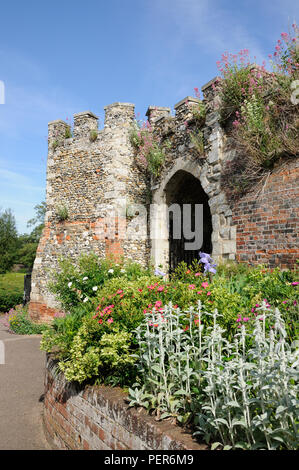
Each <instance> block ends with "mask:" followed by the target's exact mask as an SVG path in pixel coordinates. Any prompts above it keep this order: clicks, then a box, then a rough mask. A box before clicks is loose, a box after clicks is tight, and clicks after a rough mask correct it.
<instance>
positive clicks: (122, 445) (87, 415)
mask: <svg viewBox="0 0 299 470" xmlns="http://www.w3.org/2000/svg"><path fill="white" fill-rule="evenodd" d="M55 367H56V363H55V361H54V360H53V359H51V357H50V356H48V357H47V364H46V375H45V398H44V427H45V430H46V433H47V436H48V438H49V440H50V441H51V443H52V446H53V447H54V448H57V449H64V450H67V449H71V450H130V449H131V450H205V449H207V446H206V445H204V444H199V443H198V442H197V441H196V440H195V439H193V438H192V435H191V433H189V432H186V431H184V430H183V429H181V428H180V427H178V426H176V425H174V424H171V423H170V422H169V421H167V420H166V421H163V422H158V421H156V420H155V419H154V418H153V417H151V416H149V415H148V414H147V413H146V412H145V410H143V409H138V410H137V409H134V408H129V407H128V403H127V401H126V394H125V393H124V392H123V391H122V390H121V389H118V388H110V387H104V386H99V387H91V386H87V387H85V388H84V389H80V388H79V387H78V386H76V385H75V384H73V383H72V384H70V383H68V382H66V380H65V379H64V376H63V375H62V374H61V373H57V372H56V373H55Z"/></svg>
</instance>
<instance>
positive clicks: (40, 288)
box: [29, 82, 299, 320]
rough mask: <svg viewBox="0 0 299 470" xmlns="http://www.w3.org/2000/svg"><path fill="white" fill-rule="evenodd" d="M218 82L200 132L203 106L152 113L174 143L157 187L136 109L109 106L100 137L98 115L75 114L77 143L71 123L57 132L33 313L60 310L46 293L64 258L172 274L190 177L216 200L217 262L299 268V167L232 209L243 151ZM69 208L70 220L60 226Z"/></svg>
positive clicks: (280, 172) (52, 138) (57, 125)
mask: <svg viewBox="0 0 299 470" xmlns="http://www.w3.org/2000/svg"><path fill="white" fill-rule="evenodd" d="M212 83H213V82H210V83H208V84H207V85H206V86H204V87H203V94H204V100H205V103H206V108H207V115H206V119H205V122H203V123H201V124H200V126H199V124H198V122H197V121H196V120H194V115H193V113H192V108H194V107H196V106H197V105H198V100H197V99H195V98H192V97H187V98H185V99H184V100H181V101H180V102H179V103H177V104H176V105H175V116H171V115H170V109H169V108H162V107H155V106H150V107H149V108H148V111H147V117H148V120H149V122H150V123H151V125H152V127H153V128H154V130H155V132H156V134H157V135H158V136H160V138H161V141H162V143H163V142H166V141H167V142H168V146H167V150H166V154H165V162H164V165H163V167H162V169H161V172H160V175H159V176H158V177H157V178H153V177H151V178H149V176H148V174H147V173H146V171H145V169H144V168H143V167H142V166H141V165H139V164H138V161H137V160H136V158H135V154H134V149H133V148H132V146H131V144H130V139H129V135H130V127H131V124H132V122H133V120H134V105H132V104H129V103H114V104H112V105H109V106H107V107H106V108H105V112H106V115H105V125H104V129H102V130H100V131H98V120H97V117H96V116H95V115H94V114H93V113H91V112H89V111H88V112H84V113H79V114H76V115H75V116H74V130H73V137H71V138H65V136H66V132H67V129H68V125H67V124H66V123H65V122H63V121H54V122H51V123H49V155H48V169H47V212H46V220H45V229H44V232H43V235H42V238H41V240H40V243H39V247H38V251H37V257H36V260H35V263H34V269H33V273H32V291H31V301H30V306H29V311H30V314H31V316H32V317H33V318H35V319H43V320H47V319H49V318H51V317H52V316H53V314H54V312H55V311H56V310H57V309H58V308H59V306H58V304H57V302H56V301H55V299H54V298H53V297H52V295H51V294H50V293H49V291H48V289H47V284H48V282H49V278H50V270H51V269H53V268H54V269H55V268H57V264H58V259H59V257H60V256H67V257H72V258H73V259H74V260H76V259H77V258H78V256H79V255H80V254H81V253H88V252H94V253H96V254H98V255H99V257H100V258H103V257H105V256H108V255H113V256H116V257H117V256H118V257H120V256H124V257H125V258H126V259H133V260H135V261H138V262H140V263H141V264H143V265H147V264H148V263H149V262H152V263H153V264H154V265H155V266H159V265H162V267H163V269H166V270H167V269H168V262H169V233H168V226H167V210H166V209H167V203H168V202H169V198H170V195H171V194H173V193H175V191H177V189H178V185H179V183H180V181H181V178H182V177H183V176H184V175H186V174H189V175H192V176H193V177H195V178H196V179H197V180H198V181H199V182H200V184H201V188H202V189H203V191H204V193H205V194H206V196H207V198H208V206H209V213H210V218H211V226H212V233H211V242H212V255H213V257H214V258H215V259H216V260H218V261H219V260H220V259H229V260H238V261H243V262H248V263H251V264H257V263H266V264H269V265H270V266H271V267H274V266H276V265H280V266H281V267H291V266H293V265H294V264H295V262H296V259H297V258H299V250H298V242H297V238H296V237H297V233H298V228H299V208H298V207H299V204H298V163H297V160H294V161H293V162H292V163H291V164H290V163H285V165H284V166H283V167H279V168H277V169H275V171H274V172H273V173H272V174H271V175H270V177H269V178H268V180H267V183H266V185H264V186H263V187H261V186H257V187H256V188H254V190H252V191H251V192H249V193H248V194H246V195H245V196H243V197H242V198H241V199H240V200H238V201H237V202H235V201H230V200H228V199H227V196H226V195H225V193H224V192H223V190H222V188H221V181H220V177H221V170H222V167H223V164H225V162H226V161H228V160H231V159H232V158H233V157H234V156H235V155H236V152H237V151H238V150H237V149H235V148H234V147H233V146H232V145H231V139H230V137H229V135H228V134H227V133H226V132H225V131H224V130H223V129H222V127H221V125H220V123H219V115H218V112H217V102H218V97H217V96H216V95H215V92H214V90H213V87H212ZM198 126H199V127H200V131H201V132H202V133H203V136H204V149H203V150H204V151H202V152H201V151H199V149H198V147H197V146H196V143H194V139H192V138H191V133H195V134H196V133H198V131H199V128H198ZM96 134H97V135H96ZM94 135H96V139H95V140H94ZM240 158H242V155H241V154H240ZM150 202H151V205H150V207H149V203H150ZM198 202H199V203H201V201H198ZM64 207H65V208H66V209H67V212H68V217H67V218H66V219H65V220H60V219H59V213H60V211H61V209H62V208H64Z"/></svg>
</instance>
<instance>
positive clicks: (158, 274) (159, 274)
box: [155, 269, 166, 276]
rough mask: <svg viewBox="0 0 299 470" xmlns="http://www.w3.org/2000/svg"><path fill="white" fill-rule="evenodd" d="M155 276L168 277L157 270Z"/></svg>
mask: <svg viewBox="0 0 299 470" xmlns="http://www.w3.org/2000/svg"><path fill="white" fill-rule="evenodd" d="M155 276H166V274H165V273H163V272H162V271H160V269H156V270H155Z"/></svg>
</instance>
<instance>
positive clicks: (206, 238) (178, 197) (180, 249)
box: [165, 170, 212, 272]
mask: <svg viewBox="0 0 299 470" xmlns="http://www.w3.org/2000/svg"><path fill="white" fill-rule="evenodd" d="M165 199H166V201H165V202H166V204H167V207H168V208H169V207H171V206H172V205H176V206H177V207H180V211H179V212H178V214H175V215H174V214H173V212H172V211H168V217H169V220H168V242H169V260H168V262H169V272H172V271H173V270H174V269H175V268H176V267H177V266H178V264H179V263H181V262H182V261H184V262H185V263H187V265H189V264H191V263H192V261H193V260H194V259H199V251H203V252H205V253H212V241H211V237H212V218H211V213H210V207H209V204H208V200H209V198H208V196H207V194H206V193H205V192H204V190H203V188H202V186H201V183H200V181H199V179H198V178H196V177H195V176H193V175H192V174H191V173H189V172H187V171H184V170H179V171H177V172H176V173H175V174H174V175H173V176H172V177H171V178H170V179H169V181H168V183H167V184H166V186H165ZM199 204H202V227H201V230H202V245H201V247H200V249H196V250H194V249H193V250H192V249H190V248H188V245H190V242H191V243H192V242H194V240H195V235H194V237H193V239H192V238H190V239H189V238H188V239H187V238H186V236H185V231H184V229H183V211H184V210H185V209H184V205H190V212H191V221H190V222H191V226H190V228H191V232H195V230H196V229H197V228H198V227H197V226H196V224H195V216H196V205H199ZM185 207H186V206H185ZM174 216H176V220H174ZM178 218H179V220H178ZM175 224H176V228H177V227H178V225H180V226H181V227H180V233H181V237H180V238H176V237H175V236H174V232H175V230H174V228H175V227H174V226H175ZM186 247H187V248H186Z"/></svg>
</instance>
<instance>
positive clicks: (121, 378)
mask: <svg viewBox="0 0 299 470" xmlns="http://www.w3.org/2000/svg"><path fill="white" fill-rule="evenodd" d="M130 345H131V334H130V333H128V332H126V331H118V330H117V329H115V327H114V326H113V325H111V327H110V331H103V329H102V328H101V325H99V324H98V323H97V322H95V321H94V319H93V318H90V317H89V316H86V317H84V318H83V320H82V325H81V326H80V328H79V330H78V332H77V334H76V335H75V336H74V338H73V341H72V345H71V347H70V350H69V354H68V357H67V358H66V359H65V360H62V361H60V362H59V365H58V366H59V369H60V370H61V371H63V373H64V375H65V377H66V379H67V380H68V381H74V382H79V383H82V382H84V381H86V380H88V379H97V382H98V383H101V382H105V383H111V382H112V383H113V384H114V385H118V384H121V385H124V384H125V383H126V379H127V377H128V376H130V372H131V371H132V372H133V369H134V368H133V366H134V363H135V359H134V358H133V357H132V355H131V351H130Z"/></svg>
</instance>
